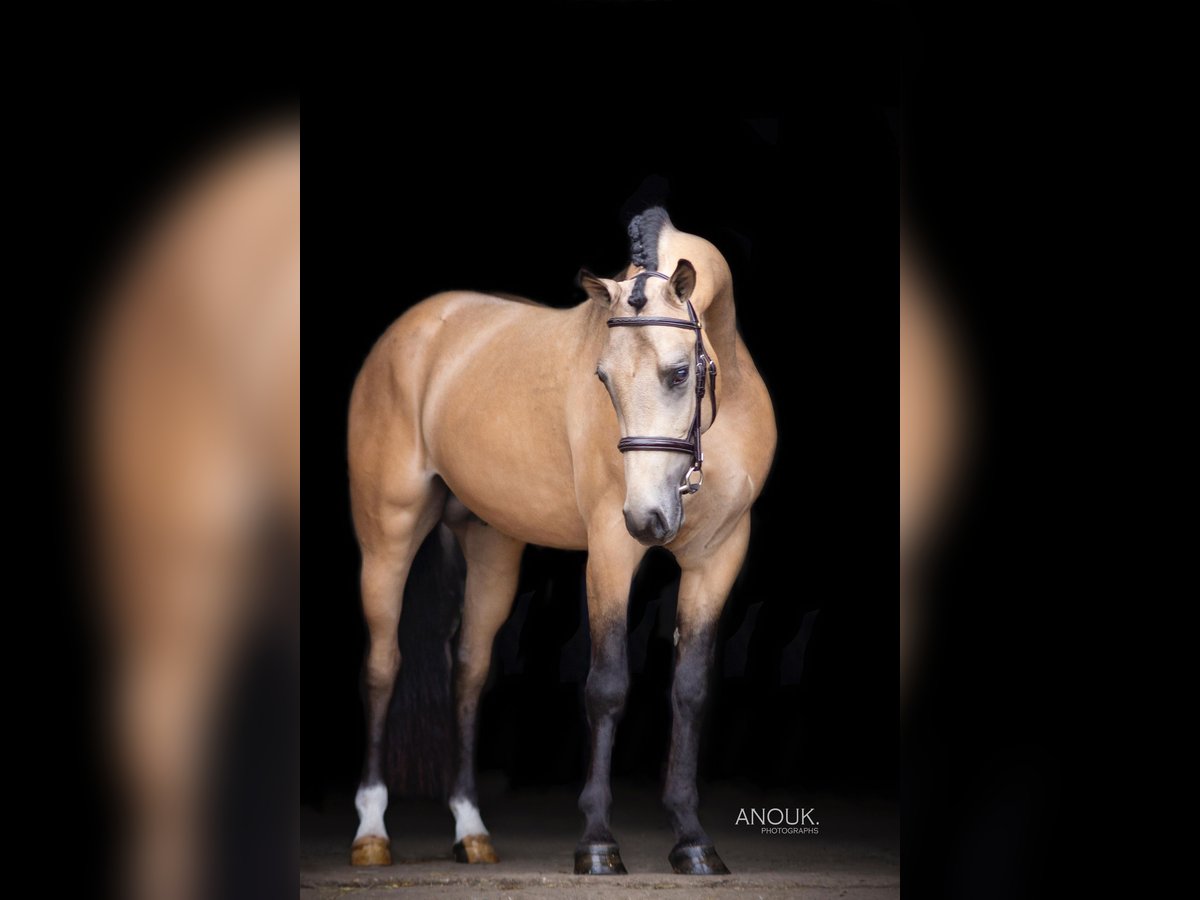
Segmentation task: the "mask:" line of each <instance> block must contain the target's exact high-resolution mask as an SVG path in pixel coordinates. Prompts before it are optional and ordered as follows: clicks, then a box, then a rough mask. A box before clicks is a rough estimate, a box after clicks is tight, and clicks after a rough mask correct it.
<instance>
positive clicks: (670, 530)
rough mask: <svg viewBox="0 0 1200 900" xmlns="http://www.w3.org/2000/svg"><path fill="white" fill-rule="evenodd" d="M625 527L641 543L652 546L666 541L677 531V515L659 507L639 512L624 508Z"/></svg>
mask: <svg viewBox="0 0 1200 900" xmlns="http://www.w3.org/2000/svg"><path fill="white" fill-rule="evenodd" d="M672 519H674V521H672ZM625 528H626V529H627V530H628V531H629V533H630V534H631V535H633V536H634V537H635V538H637V540H638V541H640V542H641V543H643V544H646V545H648V546H651V547H654V546H658V545H659V544H665V543H668V542H669V541H670V540H672V539H673V538H674V537H675V534H676V532H678V531H679V516H678V515H675V516H672V515H670V514H669V513H668V512H667V511H666V510H664V509H661V508H659V507H651V508H650V509H647V510H644V511H641V512H634V511H633V510H631V509H628V508H626V509H625Z"/></svg>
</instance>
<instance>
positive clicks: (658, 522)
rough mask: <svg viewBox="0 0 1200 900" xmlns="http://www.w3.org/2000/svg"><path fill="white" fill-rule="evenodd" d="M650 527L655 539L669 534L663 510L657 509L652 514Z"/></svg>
mask: <svg viewBox="0 0 1200 900" xmlns="http://www.w3.org/2000/svg"><path fill="white" fill-rule="evenodd" d="M650 527H651V529H653V531H654V536H655V537H662V536H663V535H664V534H666V533H667V517H666V516H664V515H663V511H662V510H661V509H656V510H654V512H652V513H651V514H650Z"/></svg>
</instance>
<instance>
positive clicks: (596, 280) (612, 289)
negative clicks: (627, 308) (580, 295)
mask: <svg viewBox="0 0 1200 900" xmlns="http://www.w3.org/2000/svg"><path fill="white" fill-rule="evenodd" d="M575 283H576V284H578V285H579V286H580V287H581V288H583V290H584V291H585V292H586V293H587V295H588V296H589V297H591V298H592V299H593V300H595V301H596V302H597V303H599V304H600V305H601V306H612V305H613V300H614V299H615V298H616V296H617V291H616V287H617V283H616V282H615V281H609V280H608V279H607V278H601V277H599V276H598V275H593V274H592V273H591V272H589V271H588V270H587V269H580V270H579V274H578V275H576V276H575Z"/></svg>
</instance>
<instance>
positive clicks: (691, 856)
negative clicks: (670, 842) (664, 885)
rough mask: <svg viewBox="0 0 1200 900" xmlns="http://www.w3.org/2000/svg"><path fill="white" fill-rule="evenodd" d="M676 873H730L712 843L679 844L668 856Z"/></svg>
mask: <svg viewBox="0 0 1200 900" xmlns="http://www.w3.org/2000/svg"><path fill="white" fill-rule="evenodd" d="M667 859H669V860H670V861H671V868H672V869H674V870H675V874H676V875H728V874H729V870H728V869H727V868H725V863H723V862H721V857H719V856H717V848H716V847H714V846H713V845H712V844H706V845H705V846H703V847H702V846H700V845H699V844H679V845H676V847H675V849H674V850H672V851H671V855H670V856H668V857H667Z"/></svg>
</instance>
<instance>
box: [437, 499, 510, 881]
mask: <svg viewBox="0 0 1200 900" xmlns="http://www.w3.org/2000/svg"><path fill="white" fill-rule="evenodd" d="M451 503H452V504H453V501H451ZM451 527H452V528H454V532H455V534H456V535H457V537H458V540H459V543H460V544H461V545H462V549H463V556H464V557H465V558H466V561H467V587H466V594H465V597H464V599H463V612H462V627H461V632H460V636H459V642H458V653H457V664H456V668H455V677H454V693H455V714H456V716H457V720H458V774H457V777H456V778H455V781H454V789H453V790H452V791H451V794H450V811H451V812H452V813H454V840H455V844H454V858H455V859H457V860H458V861H459V862H465V863H491V862H499V858H498V857H497V856H496V851H495V850H494V849H493V848H492V842H491V838H490V837H489V836H488V830H487V828H486V827H485V826H484V824H483V819H482V818H481V817H480V815H479V797H478V795H477V792H476V788H475V724H476V721H477V717H478V710H479V697H480V694H481V693H482V692H483V686H484V683H485V682H486V681H487V675H488V669H489V667H490V665H491V658H492V643H493V641H494V640H495V637H496V632H498V631H499V630H500V626H501V625H503V624H504V621H505V619H507V618H508V614H509V612H510V611H511V609H512V604H513V597H514V595H515V594H516V591H517V576H518V575H519V573H520V568H521V552H522V550H523V549H524V547H525V545H524V544H523V543H521V542H520V541H517V540H514V539H513V538H510V537H508V536H507V535H504V534H501V533H500V532H498V531H496V529H494V528H491V527H489V526H487V525H485V524H484V523H482V522H480V521H479V520H478V519H475V518H467V519H466V520H465V521H460V522H458V523H451Z"/></svg>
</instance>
